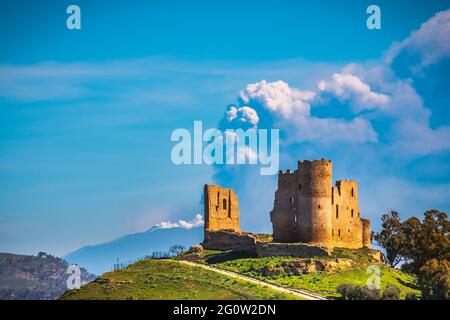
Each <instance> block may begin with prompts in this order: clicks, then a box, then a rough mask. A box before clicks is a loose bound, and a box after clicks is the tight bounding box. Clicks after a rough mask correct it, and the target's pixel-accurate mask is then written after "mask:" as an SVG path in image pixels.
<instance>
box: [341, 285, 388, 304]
mask: <svg viewBox="0 0 450 320" xmlns="http://www.w3.org/2000/svg"><path fill="white" fill-rule="evenodd" d="M337 292H338V293H339V294H340V295H341V296H342V298H344V299H345V300H380V299H381V292H380V290H378V289H369V288H367V287H365V286H358V285H353V284H341V285H340V286H338V287H337Z"/></svg>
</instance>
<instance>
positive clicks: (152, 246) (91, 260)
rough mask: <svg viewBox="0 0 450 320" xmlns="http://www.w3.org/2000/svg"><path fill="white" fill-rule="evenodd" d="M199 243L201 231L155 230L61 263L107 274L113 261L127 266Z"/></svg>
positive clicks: (95, 247)
mask: <svg viewBox="0 0 450 320" xmlns="http://www.w3.org/2000/svg"><path fill="white" fill-rule="evenodd" d="M201 241H203V227H194V228H191V229H186V228H158V227H153V228H151V229H149V230H147V231H144V232H140V233H134V234H130V235H126V236H123V237H121V238H118V239H115V240H113V241H110V242H107V243H102V244H98V245H92V246H86V247H82V248H80V249H78V250H76V251H74V252H72V253H70V254H68V255H67V256H65V259H66V260H67V261H69V262H71V263H77V264H79V265H81V266H83V267H85V268H86V269H87V270H89V272H92V273H95V274H102V273H104V272H107V271H111V270H112V268H113V265H114V264H115V263H116V261H117V258H118V259H119V262H124V263H127V262H128V261H129V260H135V259H137V258H141V257H144V256H147V255H151V254H152V253H153V252H154V251H168V250H169V248H170V246H172V245H175V244H181V245H183V246H185V247H186V248H188V247H189V246H191V245H193V244H195V243H200V242H201Z"/></svg>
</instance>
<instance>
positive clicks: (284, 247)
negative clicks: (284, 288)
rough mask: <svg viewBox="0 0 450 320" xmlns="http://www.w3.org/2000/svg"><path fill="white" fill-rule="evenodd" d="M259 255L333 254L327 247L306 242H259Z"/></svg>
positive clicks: (309, 256) (320, 255) (303, 255)
mask: <svg viewBox="0 0 450 320" xmlns="http://www.w3.org/2000/svg"><path fill="white" fill-rule="evenodd" d="M256 252H257V255H258V257H272V256H288V257H299V258H311V257H325V256H329V255H330V254H331V251H330V250H329V249H328V248H327V247H319V246H313V245H308V244H305V243H257V244H256Z"/></svg>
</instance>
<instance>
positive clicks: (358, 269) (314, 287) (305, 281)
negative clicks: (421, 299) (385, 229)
mask: <svg viewBox="0 0 450 320" xmlns="http://www.w3.org/2000/svg"><path fill="white" fill-rule="evenodd" d="M337 258H340V259H351V260H352V261H353V267H351V268H349V269H345V270H336V271H334V272H311V273H304V274H298V273H293V272H292V268H288V267H287V266H291V265H292V262H295V261H298V260H302V259H298V258H292V257H267V258H252V257H243V256H239V255H236V254H234V253H229V252H220V251H206V250H205V251H204V252H203V253H202V254H201V256H200V261H202V262H205V263H208V264H213V265H216V266H220V267H222V268H225V269H229V270H233V271H236V272H239V273H242V274H245V275H250V276H254V277H257V278H260V279H263V280H267V281H270V282H273V283H277V284H281V285H283V286H286V287H292V288H297V289H303V290H306V291H309V292H312V293H315V294H319V295H322V296H325V297H329V298H337V297H339V294H338V293H337V292H336V288H337V287H338V286H339V285H340V284H357V285H363V286H364V285H366V281H367V279H368V277H369V276H370V273H368V272H367V267H368V266H369V265H378V266H379V267H380V270H381V287H382V289H384V288H385V287H386V285H388V284H393V285H395V286H397V287H398V288H399V289H400V290H401V292H402V293H401V296H402V297H404V296H405V294H406V293H407V292H414V293H416V294H417V295H419V296H420V291H418V288H417V286H416V283H415V281H416V279H415V277H414V276H413V275H411V274H408V273H405V272H402V271H401V270H398V269H394V268H390V267H388V266H386V265H383V264H381V263H379V262H378V261H376V260H375V259H374V258H373V257H371V256H370V255H369V251H368V250H367V249H359V250H348V249H335V250H334V253H333V256H331V257H327V258H325V259H330V260H333V259H334V260H335V259H337ZM320 259H324V258H323V257H322V258H320ZM275 271H278V272H275Z"/></svg>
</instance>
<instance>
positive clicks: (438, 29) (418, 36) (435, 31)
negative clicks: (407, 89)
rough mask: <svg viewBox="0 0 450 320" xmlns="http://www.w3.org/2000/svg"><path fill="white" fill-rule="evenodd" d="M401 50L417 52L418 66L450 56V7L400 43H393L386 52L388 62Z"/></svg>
mask: <svg viewBox="0 0 450 320" xmlns="http://www.w3.org/2000/svg"><path fill="white" fill-rule="evenodd" d="M402 51H407V52H409V53H412V54H418V55H419V57H420V60H421V61H420V66H422V67H423V66H427V65H430V64H433V63H437V62H438V61H440V60H441V59H443V58H449V57H450V9H448V10H446V11H441V12H438V13H437V14H436V15H434V16H433V17H432V18H431V19H429V20H428V21H426V22H425V23H423V24H422V25H421V26H420V28H419V30H417V31H414V32H412V33H411V35H410V36H409V37H408V38H406V39H405V40H403V41H402V42H401V43H397V44H394V45H393V46H392V47H391V49H390V50H389V52H388V54H387V61H388V63H390V62H392V61H393V60H394V59H395V58H396V57H397V56H398V55H399V54H400V53H401V52H402Z"/></svg>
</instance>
